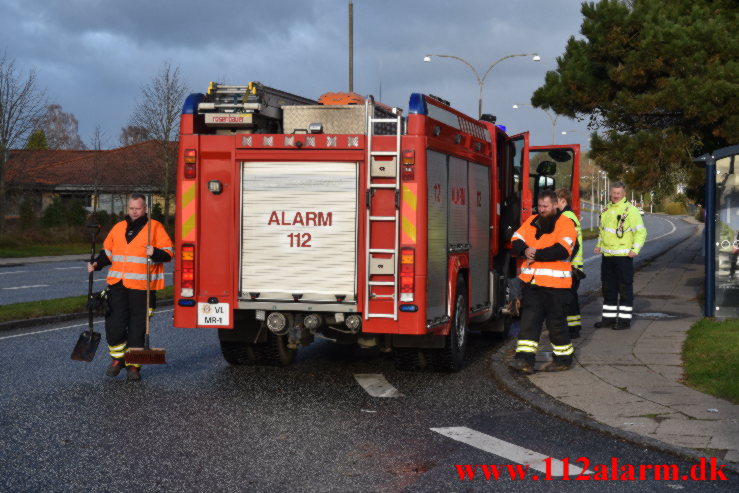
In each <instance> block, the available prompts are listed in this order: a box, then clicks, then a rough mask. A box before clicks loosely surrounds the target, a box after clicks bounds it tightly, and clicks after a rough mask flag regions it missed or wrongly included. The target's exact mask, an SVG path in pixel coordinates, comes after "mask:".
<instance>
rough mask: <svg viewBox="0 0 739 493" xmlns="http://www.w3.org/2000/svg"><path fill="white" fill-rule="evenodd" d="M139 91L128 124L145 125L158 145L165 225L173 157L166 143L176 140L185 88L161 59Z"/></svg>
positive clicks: (175, 69)
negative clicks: (137, 101)
mask: <svg viewBox="0 0 739 493" xmlns="http://www.w3.org/2000/svg"><path fill="white" fill-rule="evenodd" d="M141 93H142V94H141V101H140V102H139V103H138V105H137V106H136V109H135V110H134V114H133V116H132V117H131V120H130V123H129V125H130V126H136V127H142V128H145V129H146V130H147V131H148V132H149V135H150V136H151V137H152V138H153V139H155V140H157V141H159V143H160V144H161V149H162V158H163V162H164V177H163V182H162V183H163V186H162V189H163V195H164V224H165V225H168V224H169V202H170V192H169V189H170V170H171V169H172V168H173V163H174V160H175V156H176V152H172V149H171V147H170V142H172V141H176V140H177V136H178V134H179V129H180V113H181V111H182V102H183V101H184V100H185V96H186V95H187V88H186V87H185V84H184V82H183V81H182V79H181V77H180V69H179V68H173V67H172V65H171V63H170V62H164V64H163V65H162V69H161V71H160V72H159V74H157V75H156V76H155V77H154V78H153V79H152V80H151V82H149V83H148V84H146V85H144V86H142V88H141Z"/></svg>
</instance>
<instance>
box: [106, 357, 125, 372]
mask: <svg viewBox="0 0 739 493" xmlns="http://www.w3.org/2000/svg"><path fill="white" fill-rule="evenodd" d="M124 366H126V365H125V363H124V362H123V360H122V359H117V358H113V360H112V361H111V362H110V366H109V367H108V369H107V370H105V374H106V375H107V376H109V377H117V376H118V374H119V373H120V372H121V370H122V369H123V367H124Z"/></svg>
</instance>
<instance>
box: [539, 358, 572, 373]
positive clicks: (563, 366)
mask: <svg viewBox="0 0 739 493" xmlns="http://www.w3.org/2000/svg"><path fill="white" fill-rule="evenodd" d="M570 368H572V358H554V361H552V362H551V363H549V364H548V365H547V366H545V367H544V368H542V371H565V370H569V369H570Z"/></svg>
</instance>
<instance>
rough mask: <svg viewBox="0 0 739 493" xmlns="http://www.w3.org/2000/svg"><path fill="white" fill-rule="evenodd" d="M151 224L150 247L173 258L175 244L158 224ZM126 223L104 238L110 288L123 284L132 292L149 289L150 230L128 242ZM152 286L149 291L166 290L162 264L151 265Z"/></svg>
mask: <svg viewBox="0 0 739 493" xmlns="http://www.w3.org/2000/svg"><path fill="white" fill-rule="evenodd" d="M150 221H151V245H152V246H153V247H154V248H159V249H161V250H164V251H166V252H167V253H169V254H170V255H171V256H172V257H174V249H173V248H172V240H170V238H169V235H168V234H167V232H166V231H165V229H164V226H162V223H160V222H159V221H156V220H153V219H150ZM126 226H127V223H126V221H121V222H119V223H118V224H116V225H115V226H113V229H111V230H110V233H108V236H107V237H106V238H105V242H104V244H103V245H104V248H105V253H106V254H107V255H108V258H109V259H110V261H111V264H112V265H111V266H110V269H109V270H108V278H107V281H108V284H111V285H112V284H116V283H118V282H121V280H122V281H123V285H124V286H125V287H127V288H130V289H146V267H147V262H146V242H147V231H146V229H147V227H148V226H149V225H146V226H144V227H143V228H142V229H141V231H139V233H138V234H137V235H136V236H135V237H134V238H133V239H132V240H131V242H130V243H128V242H126ZM150 276H151V283H150V284H149V289H154V290H157V289H163V288H164V265H163V264H162V263H161V262H152V263H151V271H150Z"/></svg>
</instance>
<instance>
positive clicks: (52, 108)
mask: <svg viewBox="0 0 739 493" xmlns="http://www.w3.org/2000/svg"><path fill="white" fill-rule="evenodd" d="M36 128H37V129H40V130H43V131H44V134H45V135H46V142H47V143H48V145H49V149H70V150H75V149H85V148H86V147H85V143H84V142H82V138H81V137H80V134H79V123H78V122H77V118H75V117H74V115H73V114H72V113H65V112H64V111H62V107H61V105H59V104H50V105H49V106H47V108H46V113H44V114H43V115H42V116H41V118H39V119H38V122H37V123H36Z"/></svg>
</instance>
